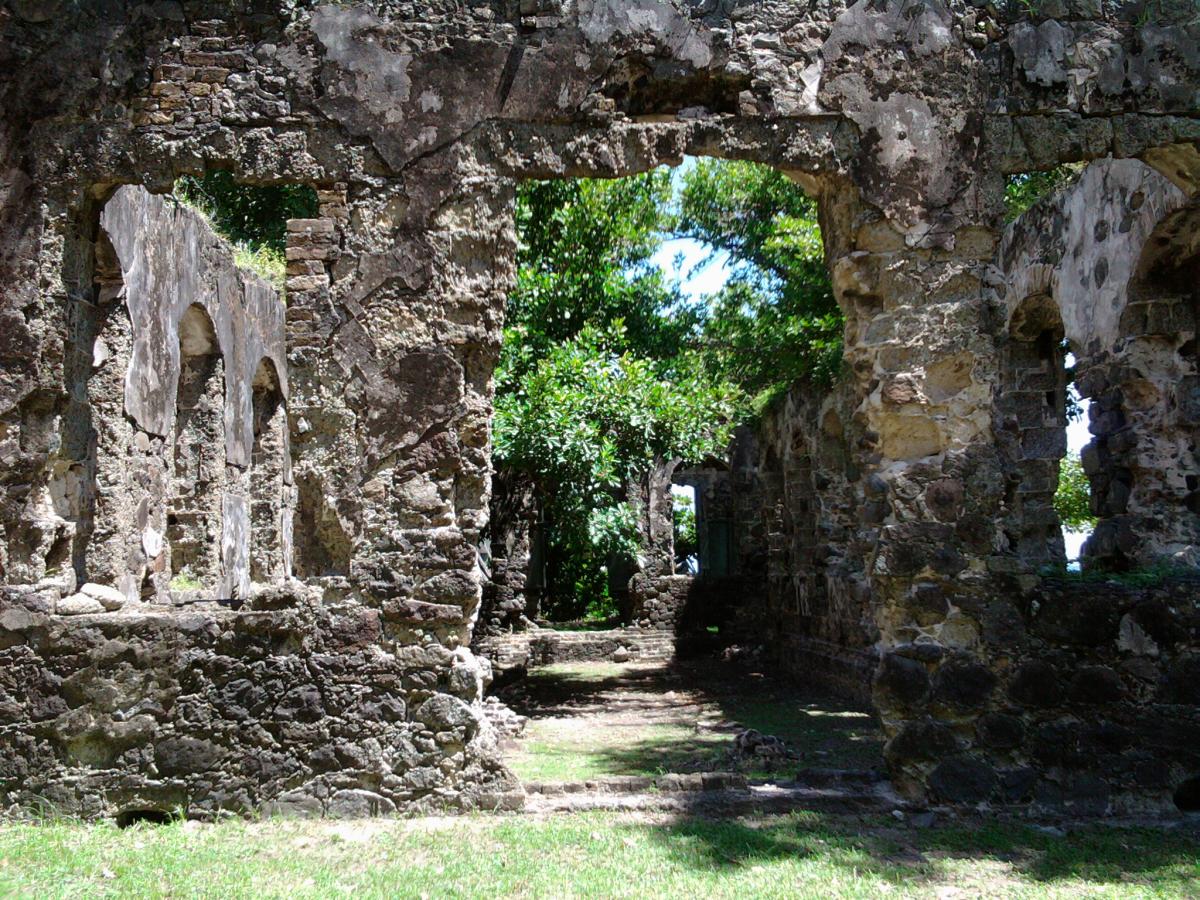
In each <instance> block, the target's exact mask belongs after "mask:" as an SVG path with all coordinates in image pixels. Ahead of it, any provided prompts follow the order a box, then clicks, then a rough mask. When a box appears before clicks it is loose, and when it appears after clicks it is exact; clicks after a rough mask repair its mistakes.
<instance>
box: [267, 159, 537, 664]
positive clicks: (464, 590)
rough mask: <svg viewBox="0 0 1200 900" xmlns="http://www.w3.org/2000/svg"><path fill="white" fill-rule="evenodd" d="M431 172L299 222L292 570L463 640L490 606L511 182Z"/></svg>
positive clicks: (401, 632)
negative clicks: (481, 556) (488, 557)
mask: <svg viewBox="0 0 1200 900" xmlns="http://www.w3.org/2000/svg"><path fill="white" fill-rule="evenodd" d="M443 165H444V162H443V161H438V162H436V163H432V162H431V163H430V164H429V165H428V166H425V167H423V168H424V169H425V171H422V172H414V173H413V174H412V176H411V178H409V179H398V178H397V179H387V180H380V181H379V182H374V183H370V184H367V183H362V184H359V183H351V184H349V185H347V186H346V188H345V201H344V202H339V203H337V204H333V205H328V206H326V207H323V211H324V212H326V213H328V215H324V216H323V217H322V218H321V219H318V220H311V221H309V220H305V221H293V222H291V223H290V224H289V232H290V235H291V237H290V239H289V247H288V258H289V267H290V275H289V282H288V287H289V305H288V330H289V348H290V350H289V352H290V359H289V361H290V366H291V374H292V385H293V393H292V400H291V406H290V417H291V422H292V434H293V437H294V441H293V445H292V450H293V459H294V464H295V481H296V485H297V488H298V493H299V497H298V504H297V512H296V525H295V531H296V541H295V570H296V574H297V575H299V576H300V577H302V578H307V579H316V580H317V581H318V582H319V583H321V584H323V585H324V586H325V588H326V593H327V596H348V595H353V596H354V597H357V598H359V599H360V600H361V601H363V602H366V603H368V604H370V605H372V606H377V607H379V608H381V609H382V611H383V615H384V620H385V622H386V627H387V629H388V630H389V634H390V635H391V636H392V637H393V638H395V639H398V640H403V641H408V640H413V641H415V640H419V639H421V637H422V636H430V635H432V636H434V637H436V638H437V639H438V640H439V641H442V642H444V643H446V644H447V645H449V646H454V645H457V644H458V643H460V642H462V643H465V641H466V639H467V633H468V630H469V623H470V622H471V621H472V620H473V618H474V616H475V615H476V613H477V609H478V605H479V599H480V583H481V577H480V568H479V562H478V555H477V553H478V551H477V547H478V542H479V539H480V533H481V529H482V528H483V526H484V524H485V523H486V517H487V504H488V467H489V456H490V447H491V444H490V438H489V417H490V411H491V393H492V381H491V373H492V369H493V368H494V365H495V360H496V357H497V355H498V352H499V337H500V322H501V316H502V310H503V303H504V298H505V296H506V293H507V289H508V285H509V280H510V278H511V272H512V259H513V256H514V253H515V241H514V238H513V233H512V220H511V214H510V208H511V203H512V188H511V185H508V184H505V183H503V182H497V181H496V180H495V179H491V178H488V179H479V180H474V181H473V180H472V179H471V178H470V177H468V176H466V175H461V174H458V173H452V172H449V171H445V170H444V169H442V168H439V166H443Z"/></svg>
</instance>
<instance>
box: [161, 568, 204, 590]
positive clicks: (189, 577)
mask: <svg viewBox="0 0 1200 900" xmlns="http://www.w3.org/2000/svg"><path fill="white" fill-rule="evenodd" d="M167 587H169V588H170V589H171V590H173V591H198V590H200V589H201V588H202V587H204V585H203V584H202V583H201V582H200V579H199V578H197V577H196V576H195V575H193V574H192V573H191V572H189V571H187V570H186V569H184V570H183V571H182V572H179V573H178V574H176V575H174V576H173V577H172V578H171V580H170V581H169V582H167Z"/></svg>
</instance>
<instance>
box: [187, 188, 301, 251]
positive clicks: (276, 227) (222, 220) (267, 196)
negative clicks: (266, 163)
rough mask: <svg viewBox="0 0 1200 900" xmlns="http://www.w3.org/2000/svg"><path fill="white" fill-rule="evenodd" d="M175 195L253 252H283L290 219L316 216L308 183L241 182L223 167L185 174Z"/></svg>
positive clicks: (234, 240)
mask: <svg viewBox="0 0 1200 900" xmlns="http://www.w3.org/2000/svg"><path fill="white" fill-rule="evenodd" d="M175 196H177V197H179V198H180V199H181V200H183V201H184V202H186V203H189V204H191V205H192V206H195V207H197V208H198V209H200V211H201V212H203V213H205V215H207V216H208V217H209V219H210V220H211V221H212V223H213V227H214V228H216V229H217V231H219V232H220V233H221V234H222V235H224V236H225V237H227V238H228V239H229V240H231V241H233V242H234V243H235V244H244V245H245V246H246V247H248V248H249V249H250V250H252V251H253V250H259V249H260V248H263V247H267V248H270V249H271V250H276V251H278V252H280V253H282V252H283V250H284V249H285V244H286V243H287V220H288V219H312V218H316V216H317V194H316V192H315V191H314V190H313V189H312V188H311V187H309V186H308V185H304V184H280V185H265V186H260V185H249V184H239V183H238V182H237V181H234V178H233V175H232V174H231V173H229V172H225V171H220V170H218V171H215V172H209V173H208V174H206V175H204V176H201V177H196V176H194V175H184V176H183V177H182V178H180V179H179V180H178V181H176V182H175Z"/></svg>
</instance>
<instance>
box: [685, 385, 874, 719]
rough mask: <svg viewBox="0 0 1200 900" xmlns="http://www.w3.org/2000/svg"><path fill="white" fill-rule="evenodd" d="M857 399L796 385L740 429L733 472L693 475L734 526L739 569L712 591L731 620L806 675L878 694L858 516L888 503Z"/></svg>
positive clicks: (845, 690)
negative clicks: (869, 463) (860, 450)
mask: <svg viewBox="0 0 1200 900" xmlns="http://www.w3.org/2000/svg"><path fill="white" fill-rule="evenodd" d="M851 397H852V394H851V393H850V389H849V382H848V381H843V382H841V383H839V384H837V385H834V386H832V387H824V386H820V387H818V386H814V385H809V384H797V385H796V386H794V387H793V388H792V389H791V390H790V391H788V392H787V393H786V394H785V395H784V396H782V397H781V398H779V399H778V400H777V401H776V402H775V403H774V404H773V405H772V406H771V407H770V408H769V409H768V410H767V411H766V413H765V414H764V416H763V418H762V420H761V421H760V423H759V426H758V428H757V430H756V431H754V432H748V431H743V432H742V433H740V434H739V436H738V439H737V440H736V441H735V444H734V446H733V447H732V448H731V453H730V461H731V465H730V469H729V471H728V472H723V473H707V477H700V476H699V475H689V476H688V481H689V483H692V482H698V483H699V484H700V489H699V490H702V491H703V497H704V499H703V500H702V501H701V503H702V505H704V506H706V507H708V509H709V510H710V514H714V513H715V514H716V515H719V516H722V517H724V518H726V519H727V520H728V521H731V522H732V523H733V525H734V528H733V531H732V537H733V539H732V543H733V547H732V548H731V549H732V554H731V555H732V557H733V560H734V566H735V568H734V569H733V570H732V571H731V572H730V575H731V576H733V577H732V578H730V579H727V580H726V581H725V582H724V583H723V584H721V587H723V588H724V591H723V593H724V597H723V598H722V600H713V599H710V600H709V601H708V602H709V605H710V606H711V605H716V604H718V603H722V602H723V605H725V606H727V607H729V608H730V611H731V614H729V615H728V618H729V619H731V620H732V621H731V622H730V625H731V627H730V628H726V629H724V630H725V631H727V632H729V633H730V634H731V635H732V636H733V638H734V639H736V640H739V641H749V642H752V643H755V644H761V645H762V647H763V649H764V650H765V652H766V654H767V657H768V658H769V659H771V660H772V661H773V662H774V663H775V664H776V665H777V666H779V668H780V669H781V671H783V672H785V673H786V674H787V675H789V676H791V677H792V678H794V679H796V680H797V681H799V682H800V683H804V684H809V685H812V686H813V687H815V688H817V689H818V690H822V689H823V690H829V691H834V692H837V693H840V694H842V695H845V696H847V697H850V698H852V699H854V700H856V701H859V702H863V703H868V702H870V682H871V672H872V670H873V669H874V666H875V662H876V659H877V656H876V649H875V645H876V642H877V641H878V640H879V630H878V626H877V624H876V619H875V612H876V611H875V610H874V609H873V607H872V605H871V591H870V582H869V575H868V573H867V572H866V571H865V553H866V552H867V549H868V548H866V547H865V546H864V545H863V544H862V543H860V538H859V526H860V524H862V523H868V524H869V523H871V522H878V521H879V520H880V518H881V513H882V509H881V507H880V505H879V503H878V499H877V497H875V496H873V494H872V491H873V490H878V486H877V485H874V486H873V484H872V483H871V482H870V481H866V480H864V478H863V477H862V473H861V472H860V471H859V470H858V469H857V463H856V461H855V457H854V454H853V452H852V449H851V448H852V447H853V446H854V444H855V442H856V440H857V439H858V437H857V436H856V435H855V433H854V429H855V427H856V426H855V423H854V416H853V406H852V400H851ZM710 614H711V613H710Z"/></svg>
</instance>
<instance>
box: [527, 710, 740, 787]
mask: <svg viewBox="0 0 1200 900" xmlns="http://www.w3.org/2000/svg"><path fill="white" fill-rule="evenodd" d="M729 745H730V741H729V736H728V735H724V734H716V733H712V732H709V733H701V732H697V731H696V730H695V728H691V727H688V726H686V725H645V726H641V727H613V726H609V727H607V728H594V729H590V730H585V731H581V730H578V729H576V728H574V727H572V725H571V724H568V725H567V726H566V727H563V723H561V722H559V721H557V720H554V719H545V720H541V721H531V722H530V723H529V725H528V726H526V739H525V740H524V741H523V742H522V744H521V749H520V750H519V751H517V752H515V753H512V754H510V755H509V756H507V757H506V758H505V763H506V764H507V765H508V767H509V768H510V769H512V770H513V773H514V774H516V776H517V777H518V778H520V779H522V780H523V781H586V780H588V779H589V778H600V777H603V776H605V775H647V776H650V777H654V776H656V775H661V774H665V773H667V772H699V771H712V770H716V769H728V768H729V764H728V761H727V760H726V758H725V757H726V751H727V750H728V748H729Z"/></svg>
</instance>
